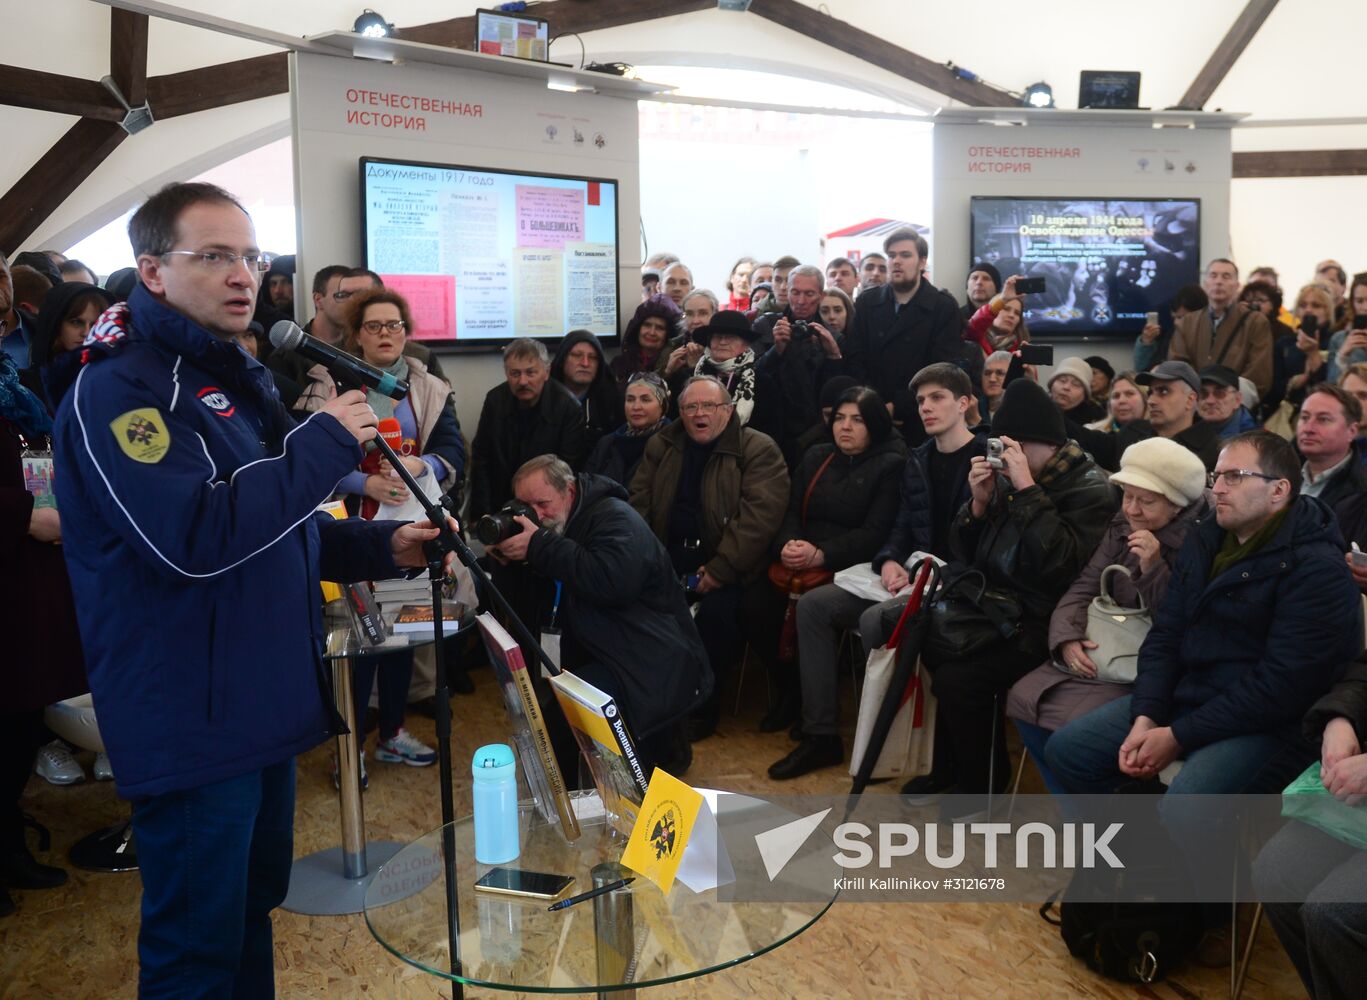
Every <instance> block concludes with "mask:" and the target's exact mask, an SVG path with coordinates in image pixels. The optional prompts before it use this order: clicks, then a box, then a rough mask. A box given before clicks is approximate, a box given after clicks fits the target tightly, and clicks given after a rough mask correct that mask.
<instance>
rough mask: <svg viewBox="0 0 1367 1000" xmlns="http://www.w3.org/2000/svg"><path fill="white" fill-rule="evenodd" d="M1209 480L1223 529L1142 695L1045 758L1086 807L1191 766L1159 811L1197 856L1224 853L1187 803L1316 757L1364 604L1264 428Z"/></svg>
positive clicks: (1203, 554)
mask: <svg viewBox="0 0 1367 1000" xmlns="http://www.w3.org/2000/svg"><path fill="white" fill-rule="evenodd" d="M1213 477H1214V480H1215V485H1214V487H1213V492H1214V494H1215V517H1214V518H1205V519H1202V520H1198V521H1197V522H1196V523H1195V525H1193V527H1192V530H1191V531H1190V533H1189V534H1188V535H1187V540H1186V543H1185V544H1184V545H1183V547H1182V551H1181V552H1180V553H1179V554H1178V557H1177V564H1176V565H1175V567H1174V568H1173V571H1172V582H1171V583H1170V584H1169V585H1168V592H1167V596H1166V597H1165V598H1164V600H1163V603H1162V605H1161V606H1160V607H1159V608H1158V610H1157V613H1156V614H1155V616H1154V622H1153V627H1152V628H1151V629H1150V631H1149V634H1148V637H1147V638H1146V639H1145V641H1144V645H1143V647H1142V648H1141V649H1140V653H1139V674H1138V677H1137V678H1136V679H1135V682H1134V693H1133V694H1131V695H1130V696H1128V697H1125V698H1120V699H1118V700H1116V701H1113V702H1111V703H1110V704H1108V705H1105V706H1103V707H1101V708H1099V709H1097V710H1096V711H1095V712H1092V713H1090V714H1088V715H1085V716H1083V717H1082V718H1080V719H1076V720H1074V721H1073V722H1071V723H1069V724H1068V725H1066V726H1064V727H1063V728H1062V729H1060V730H1059V731H1058V732H1056V733H1055V734H1054V735H1053V736H1052V737H1051V738H1050V739H1049V742H1048V743H1047V744H1046V747H1045V757H1046V760H1047V761H1048V763H1049V766H1050V767H1051V768H1057V769H1058V770H1057V771H1055V773H1056V774H1057V775H1058V776H1059V778H1060V780H1061V781H1062V782H1063V784H1064V785H1065V786H1066V787H1067V788H1068V790H1069V791H1071V792H1077V793H1083V792H1090V793H1102V792H1107V791H1111V790H1112V789H1114V788H1116V787H1117V786H1118V785H1119V784H1121V783H1122V782H1124V781H1126V780H1127V779H1138V780H1148V779H1153V778H1156V777H1158V776H1159V774H1160V773H1161V772H1163V770H1164V769H1165V768H1167V767H1168V766H1169V765H1170V764H1172V763H1173V762H1174V761H1177V760H1181V761H1182V762H1183V766H1182V770H1181V771H1180V772H1179V773H1178V774H1177V775H1176V776H1175V777H1172V778H1171V780H1170V781H1169V783H1168V794H1167V795H1166V796H1164V799H1163V803H1162V805H1161V806H1160V810H1161V812H1162V815H1163V821H1164V823H1165V825H1166V826H1167V827H1168V829H1169V831H1170V832H1171V833H1172V835H1173V838H1174V840H1175V842H1176V843H1178V844H1179V845H1183V847H1184V848H1192V849H1194V850H1197V851H1198V852H1199V850H1200V848H1199V847H1196V846H1195V845H1198V844H1204V845H1213V844H1214V843H1215V842H1216V841H1215V838H1214V837H1212V836H1211V833H1212V831H1211V830H1210V828H1209V827H1210V823H1209V820H1210V816H1209V812H1208V811H1205V810H1201V809H1200V808H1199V807H1198V808H1187V807H1185V806H1184V805H1183V804H1182V795H1181V794H1180V793H1186V794H1195V795H1211V794H1259V793H1263V794H1265V793H1272V792H1278V791H1280V790H1281V789H1282V788H1284V787H1285V786H1286V785H1287V784H1288V783H1289V782H1290V780H1291V779H1292V778H1294V777H1295V776H1296V775H1298V774H1299V773H1300V772H1301V771H1303V770H1304V769H1305V768H1306V767H1307V766H1308V765H1309V764H1310V762H1311V761H1313V760H1314V759H1315V758H1316V756H1317V751H1318V748H1317V747H1315V746H1314V745H1313V744H1310V743H1307V742H1305V740H1304V739H1303V738H1302V736H1301V719H1302V717H1303V716H1304V715H1305V713H1306V712H1307V711H1309V709H1310V706H1311V705H1313V704H1314V703H1315V701H1316V700H1317V699H1318V698H1320V697H1322V696H1323V695H1324V694H1326V693H1327V692H1328V691H1329V689H1330V688H1331V687H1332V686H1333V684H1334V682H1335V681H1336V680H1338V678H1339V677H1340V676H1341V675H1342V674H1343V672H1344V670H1345V669H1346V667H1347V665H1348V663H1349V662H1350V661H1351V660H1352V659H1353V658H1354V657H1355V656H1356V655H1357V654H1358V651H1359V650H1360V649H1361V648H1362V605H1361V597H1360V595H1359V594H1358V590H1357V587H1356V586H1355V585H1354V584H1353V581H1352V577H1351V576H1350V575H1349V572H1348V567H1347V566H1346V565H1345V564H1344V559H1343V541H1342V539H1341V537H1340V535H1339V530H1338V526H1337V523H1336V522H1335V520H1334V515H1333V512H1332V511H1330V510H1329V508H1328V507H1326V506H1325V505H1324V504H1323V503H1321V502H1320V501H1319V500H1317V499H1315V498H1314V497H1307V496H1300V495H1299V492H1300V484H1301V475H1300V462H1299V460H1298V459H1297V457H1296V454H1295V452H1294V451H1293V450H1292V448H1291V445H1290V444H1289V443H1288V442H1286V441H1284V440H1282V439H1281V438H1279V437H1277V436H1276V435H1275V434H1271V433H1269V432H1267V431H1262V430H1257V431H1249V432H1247V433H1244V434H1240V435H1237V436H1236V437H1233V438H1231V439H1230V440H1229V441H1228V442H1227V443H1226V444H1225V447H1224V449H1223V450H1222V451H1221V452H1220V457H1219V460H1218V461H1217V463H1216V466H1215V472H1214V473H1213ZM1188 863H1189V864H1195V863H1196V862H1193V861H1190V860H1189V862H1188ZM1213 863H1216V864H1221V862H1220V861H1219V860H1218V859H1217V860H1216V861H1215V862H1213ZM1224 864H1227V859H1226V860H1225V862H1224ZM1223 866H1224V865H1223V864H1221V867H1223ZM1226 912H1227V910H1226Z"/></svg>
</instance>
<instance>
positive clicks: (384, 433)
mask: <svg viewBox="0 0 1367 1000" xmlns="http://www.w3.org/2000/svg"><path fill="white" fill-rule="evenodd" d="M376 430H378V431H379V432H380V437H382V438H384V442H385V444H387V445H389V447H391V448H393V449H394V450H395V451H396V452H397V451H398V450H399V449H400V448H402V447H403V429H402V428H401V427H400V426H399V418H398V417H385V418H384V419H383V420H381V421H380V422H379V424H377V425H376Z"/></svg>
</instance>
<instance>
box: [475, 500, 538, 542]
mask: <svg viewBox="0 0 1367 1000" xmlns="http://www.w3.org/2000/svg"><path fill="white" fill-rule="evenodd" d="M519 514H520V515H522V516H523V517H525V518H526V519H527V520H529V521H531V522H532V524H535V525H537V526H538V527H540V525H541V522H540V521H538V520H537V519H536V511H534V510H532V509H531V508H530V507H528V506H527V505H526V504H525V503H523V502H522V501H520V500H509V501H508V502H507V503H505V504H504V505H503V507H502V508H501V509H500V510H497V511H495V512H494V513H492V514H485V515H484V516H483V517H481V518H480V519H479V520H478V521H476V522H475V537H476V538H478V539H479V540H480V541H481V542H483V543H484V544H485V545H497V544H498V543H499V542H506V541H507V540H508V539H509V538H512V537H513V536H514V535H516V534H519V533H520V532H521V531H522V525H520V524H518V523H517V521H515V520H513V519H514V518H515V517H517V516H518V515H519Z"/></svg>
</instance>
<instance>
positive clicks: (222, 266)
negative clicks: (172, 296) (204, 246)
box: [157, 250, 271, 272]
mask: <svg viewBox="0 0 1367 1000" xmlns="http://www.w3.org/2000/svg"><path fill="white" fill-rule="evenodd" d="M157 256H159V257H194V258H195V259H196V260H198V261H199V264H200V266H201V267H203V268H205V269H206V270H209V271H231V270H232V269H233V268H235V267H237V264H238V261H241V262H242V263H243V264H246V265H247V270H248V271H258V272H259V271H269V270H270V268H271V255H270V254H268V253H228V252H227V251H226V250H166V251H163V252H162V253H160V254H158V255H157Z"/></svg>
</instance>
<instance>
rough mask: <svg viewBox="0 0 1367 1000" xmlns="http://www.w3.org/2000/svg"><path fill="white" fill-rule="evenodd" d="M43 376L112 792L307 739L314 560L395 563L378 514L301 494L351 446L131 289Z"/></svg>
mask: <svg viewBox="0 0 1367 1000" xmlns="http://www.w3.org/2000/svg"><path fill="white" fill-rule="evenodd" d="M84 350H85V352H86V355H87V357H88V361H87V363H86V364H85V365H83V366H82V367H81V369H80V371H79V373H78V374H77V375H76V377H75V380H74V381H73V382H72V383H71V385H70V387H69V388H67V387H54V391H55V392H57V393H59V394H60V396H61V398H60V405H59V408H58V412H57V421H56V428H55V431H54V451H55V461H56V467H57V468H58V469H60V470H61V475H59V476H58V477H57V483H56V493H57V498H58V505H59V508H60V510H61V512H62V536H63V537H62V541H63V549H64V551H65V554H66V561H67V567H68V570H69V572H70V575H71V589H72V592H73V593H74V595H75V599H76V609H77V613H78V616H79V622H80V631H81V640H82V642H83V644H84V646H85V653H86V665H87V671H88V673H89V676H90V690H91V693H92V694H93V695H94V701H95V711H96V713H97V715H98V717H99V723H100V733H101V735H102V737H103V739H104V742H105V745H106V747H107V749H108V751H109V759H110V763H111V764H112V766H113V769H114V774H115V777H116V780H117V781H118V788H119V792H120V794H122V795H124V796H125V797H128V798H141V797H145V796H151V795H160V794H164V793H167V792H173V791H178V790H182V789H186V788H193V787H197V786H200V785H206V784H210V783H212V782H216V781H222V780H225V779H227V778H231V777H234V776H237V775H240V774H245V773H248V772H250V771H253V770H256V769H258V768H261V767H265V766H268V765H270V764H275V763H278V762H280V761H283V760H287V759H289V758H290V757H292V756H294V755H296V754H298V753H301V752H303V751H305V750H308V749H309V748H311V747H313V746H316V745H317V744H318V743H320V742H321V741H322V740H323V739H324V738H325V737H327V735H328V733H329V729H330V726H331V722H332V718H333V713H332V712H331V710H330V707H329V705H330V699H329V698H328V697H327V693H326V684H325V681H324V674H323V666H322V658H321V654H322V641H323V623H322V614H321V603H322V602H321V594H320V590H319V577H320V568H321V575H322V576H323V577H324V578H326V579H330V580H338V581H349V580H357V579H370V578H375V577H384V576H394V575H398V573H399V572H400V571H399V570H398V568H397V567H395V565H394V560H393V557H392V555H391V553H390V550H389V538H390V536H391V535H392V534H393V532H394V529H395V528H396V527H397V525H396V524H395V523H394V522H392V521H381V522H355V521H344V522H334V521H333V520H332V519H331V518H330V517H327V516H326V515H319V514H316V513H315V508H316V507H317V506H318V504H319V503H321V502H323V501H324V500H326V499H327V498H328V496H329V495H330V494H331V493H332V491H333V488H334V487H335V486H336V485H337V481H338V480H339V479H341V477H342V476H343V475H344V474H345V473H346V472H348V471H350V470H351V469H352V468H354V467H355V465H356V463H357V462H359V461H360V459H361V449H360V447H359V446H358V445H357V444H356V441H355V439H354V438H353V437H352V436H351V434H350V433H348V432H347V431H346V429H345V428H343V427H342V425H341V424H340V423H339V422H338V421H337V420H335V419H334V418H333V417H331V416H329V415H327V414H322V413H318V414H314V415H313V416H312V417H310V418H309V419H308V420H306V421H304V422H303V423H302V424H299V425H297V426H295V425H294V424H293V422H292V421H291V420H290V418H289V416H288V415H287V414H286V412H285V409H284V407H283V406H282V405H281V404H280V400H279V397H278V396H277V395H276V394H275V389H274V387H273V385H272V383H271V379H270V376H269V374H268V372H267V370H266V369H265V368H264V367H262V366H261V365H260V364H259V363H258V362H256V361H255V360H254V359H252V358H249V357H248V356H247V355H246V354H244V353H243V352H242V351H241V349H239V348H238V347H237V346H236V345H235V344H232V343H228V342H224V341H220V340H217V339H216V338H214V336H213V335H212V334H210V333H209V332H208V331H206V330H204V329H203V328H202V327H200V326H198V325H196V324H195V323H193V322H191V321H190V320H188V319H186V318H185V317H184V316H182V315H181V314H179V313H177V312H175V311H174V310H172V309H171V308H169V307H168V306H166V305H164V304H162V303H161V302H159V301H157V300H156V299H155V298H154V297H153V296H152V295H151V294H150V293H149V292H148V291H147V290H146V289H145V288H143V287H142V286H139V287H138V288H137V289H135V290H134V292H133V294H132V295H131V296H130V297H129V300H128V303H127V306H126V307H125V306H122V305H119V306H114V307H113V308H111V309H110V310H109V311H108V312H106V313H105V314H104V316H103V317H101V320H100V322H99V323H98V324H97V325H96V327H95V328H94V329H93V331H92V333H91V335H90V337H89V338H88V339H87V342H86V347H85V349H84Z"/></svg>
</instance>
